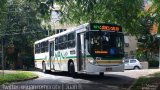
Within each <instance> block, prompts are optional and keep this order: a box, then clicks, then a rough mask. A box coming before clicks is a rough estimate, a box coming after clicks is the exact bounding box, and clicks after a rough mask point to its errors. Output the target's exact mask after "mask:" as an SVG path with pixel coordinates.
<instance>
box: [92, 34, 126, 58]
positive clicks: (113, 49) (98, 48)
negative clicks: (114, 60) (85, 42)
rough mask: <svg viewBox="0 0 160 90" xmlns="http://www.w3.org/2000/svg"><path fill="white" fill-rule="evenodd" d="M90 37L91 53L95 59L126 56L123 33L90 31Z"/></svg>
mask: <svg viewBox="0 0 160 90" xmlns="http://www.w3.org/2000/svg"><path fill="white" fill-rule="evenodd" d="M89 37H90V39H89V52H90V54H91V55H94V56H95V57H112V56H114V57H115V56H117V57H118V56H122V55H123V54H124V51H123V50H124V49H123V48H124V45H123V43H124V37H123V34H122V33H117V32H107V31H90V32H89Z"/></svg>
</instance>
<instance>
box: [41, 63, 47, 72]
mask: <svg viewBox="0 0 160 90" xmlns="http://www.w3.org/2000/svg"><path fill="white" fill-rule="evenodd" d="M46 71H47V70H46V64H45V62H42V72H43V73H46Z"/></svg>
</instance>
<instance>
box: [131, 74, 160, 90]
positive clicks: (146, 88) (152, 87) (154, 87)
mask: <svg viewBox="0 0 160 90" xmlns="http://www.w3.org/2000/svg"><path fill="white" fill-rule="evenodd" d="M159 85H160V72H157V73H154V74H150V75H149V76H145V77H144V76H143V77H140V78H139V79H137V81H136V82H135V84H134V85H133V86H132V88H131V90H159V89H160V87H159ZM158 88H159V89H158Z"/></svg>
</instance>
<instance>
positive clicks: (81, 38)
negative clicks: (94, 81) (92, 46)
mask: <svg viewBox="0 0 160 90" xmlns="http://www.w3.org/2000/svg"><path fill="white" fill-rule="evenodd" d="M85 45H86V43H85V33H78V34H77V66H78V70H79V71H83V70H85V69H86V63H85V62H86V61H85V60H86V52H85V49H86V46H85Z"/></svg>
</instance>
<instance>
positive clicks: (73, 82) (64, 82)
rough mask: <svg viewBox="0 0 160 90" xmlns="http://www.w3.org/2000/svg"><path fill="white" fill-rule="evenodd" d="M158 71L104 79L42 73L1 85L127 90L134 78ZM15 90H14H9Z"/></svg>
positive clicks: (34, 89)
mask: <svg viewBox="0 0 160 90" xmlns="http://www.w3.org/2000/svg"><path fill="white" fill-rule="evenodd" d="M158 71H160V70H159V69H150V70H147V69H146V70H127V71H125V72H109V73H105V76H104V77H100V76H98V75H86V74H78V75H77V77H76V78H72V77H69V76H68V75H67V73H66V72H52V73H42V72H39V71H33V72H34V73H36V74H38V76H39V78H37V79H34V80H28V81H22V82H14V83H11V84H8V85H2V86H1V87H2V89H4V90H17V88H18V89H19V90H127V89H128V88H129V86H131V85H132V83H134V81H135V80H136V78H138V77H140V76H146V75H149V74H152V73H155V72H158ZM11 88H15V89H11Z"/></svg>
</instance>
